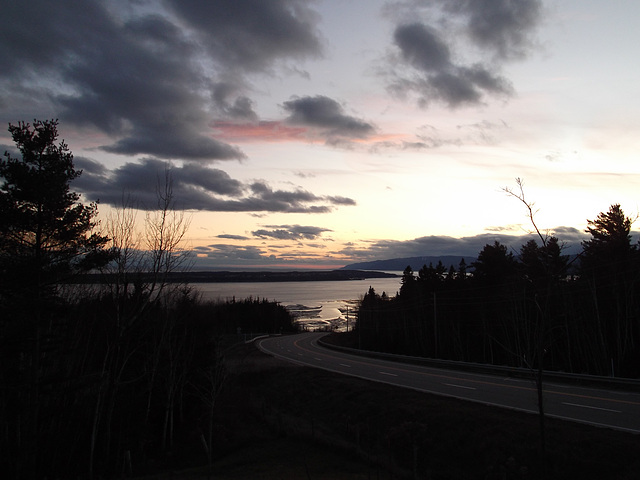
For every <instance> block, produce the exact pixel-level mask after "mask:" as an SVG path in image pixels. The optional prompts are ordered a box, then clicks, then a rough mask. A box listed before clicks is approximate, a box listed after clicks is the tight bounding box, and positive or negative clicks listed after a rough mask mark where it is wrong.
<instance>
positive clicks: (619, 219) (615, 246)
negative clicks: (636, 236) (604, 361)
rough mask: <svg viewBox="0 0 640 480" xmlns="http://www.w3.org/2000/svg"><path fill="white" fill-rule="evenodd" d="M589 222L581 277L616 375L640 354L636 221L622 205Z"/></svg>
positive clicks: (602, 342)
mask: <svg viewBox="0 0 640 480" xmlns="http://www.w3.org/2000/svg"><path fill="white" fill-rule="evenodd" d="M587 222H588V227H587V230H586V231H587V232H588V233H590V234H591V238H590V239H589V240H586V241H584V242H583V243H582V247H583V255H582V258H581V264H580V276H581V280H582V281H583V282H586V283H587V284H588V285H589V288H590V291H591V300H592V302H593V303H592V304H593V311H594V313H595V322H596V323H597V325H598V331H599V335H600V336H601V344H602V348H603V350H604V351H603V354H604V355H606V356H607V358H609V361H610V364H611V368H612V371H611V372H610V373H611V374H615V373H616V371H620V369H621V367H622V364H623V363H624V359H625V358H629V357H635V356H638V355H639V354H640V349H639V346H640V325H639V315H640V308H639V307H640V305H638V302H637V301H636V297H637V293H638V292H637V289H638V266H639V263H640V262H639V258H638V257H639V255H638V248H637V246H636V245H632V244H631V235H630V232H631V225H632V220H631V219H630V218H629V217H627V216H626V215H625V214H624V212H623V211H622V208H621V207H620V205H619V204H614V205H611V207H610V208H609V210H608V211H607V212H601V213H600V214H598V216H597V218H596V219H595V220H588V221H587ZM636 371H637V370H636Z"/></svg>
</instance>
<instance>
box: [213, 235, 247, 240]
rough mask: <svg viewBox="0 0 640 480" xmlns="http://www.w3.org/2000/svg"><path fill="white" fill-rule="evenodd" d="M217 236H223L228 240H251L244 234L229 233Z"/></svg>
mask: <svg viewBox="0 0 640 480" xmlns="http://www.w3.org/2000/svg"><path fill="white" fill-rule="evenodd" d="M216 238H223V239H226V240H249V237H245V236H244V235H229V234H226V233H225V234H222V235H216Z"/></svg>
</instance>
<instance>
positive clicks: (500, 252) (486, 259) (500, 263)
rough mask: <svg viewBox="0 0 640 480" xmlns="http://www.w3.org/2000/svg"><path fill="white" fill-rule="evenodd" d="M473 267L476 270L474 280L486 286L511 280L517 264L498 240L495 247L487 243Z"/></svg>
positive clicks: (494, 244)
mask: <svg viewBox="0 0 640 480" xmlns="http://www.w3.org/2000/svg"><path fill="white" fill-rule="evenodd" d="M471 265H472V266H473V268H474V271H473V278H475V279H476V280H480V281H482V282H483V283H484V284H485V285H497V284H499V283H503V282H506V281H508V280H509V279H510V277H511V276H512V275H513V274H514V272H515V265H516V264H515V260H514V258H513V254H511V253H510V252H509V251H508V250H507V247H506V245H503V244H501V243H500V242H499V241H497V240H496V241H495V242H494V243H493V245H490V244H488V243H487V244H486V245H485V246H484V247H483V248H482V250H481V251H480V253H479V254H478V259H477V260H476V261H475V262H473V263H472V264H471Z"/></svg>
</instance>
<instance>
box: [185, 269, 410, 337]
mask: <svg viewBox="0 0 640 480" xmlns="http://www.w3.org/2000/svg"><path fill="white" fill-rule="evenodd" d="M394 273H395V272H394ZM191 286H192V287H193V288H195V289H197V290H198V291H199V292H200V293H201V294H202V298H203V300H221V301H225V300H230V299H231V298H233V297H235V298H236V300H243V299H245V298H249V297H253V298H258V299H260V300H262V299H267V300H271V301H275V302H278V303H280V304H281V305H283V306H284V307H286V308H287V310H289V311H290V312H291V313H292V314H293V316H294V317H295V318H296V320H297V321H298V323H300V324H301V325H302V326H303V327H304V328H307V329H309V330H314V329H318V328H326V327H331V328H334V329H336V330H340V331H344V330H346V328H347V318H348V320H349V322H351V321H353V320H354V319H355V315H354V313H355V310H356V308H357V303H358V301H359V300H360V298H362V297H363V296H364V295H365V294H366V293H367V291H368V290H369V287H373V288H374V289H375V291H376V293H378V294H382V292H386V294H387V295H388V296H390V297H392V296H394V295H395V294H396V293H397V291H398V290H399V289H400V278H368V279H365V280H342V281H323V282H247V283H236V282H231V283H193V284H191ZM351 325H352V324H349V328H351Z"/></svg>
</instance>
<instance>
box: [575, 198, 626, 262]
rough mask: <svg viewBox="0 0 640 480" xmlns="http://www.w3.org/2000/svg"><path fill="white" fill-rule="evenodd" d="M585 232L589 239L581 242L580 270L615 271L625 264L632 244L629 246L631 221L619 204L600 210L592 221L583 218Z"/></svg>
mask: <svg viewBox="0 0 640 480" xmlns="http://www.w3.org/2000/svg"><path fill="white" fill-rule="evenodd" d="M587 224H588V227H587V230H586V232H587V233H590V234H591V239H590V240H586V241H584V242H582V248H583V259H582V270H583V273H590V272H591V271H593V270H601V269H602V268H605V269H607V270H619V269H621V268H624V267H626V266H628V262H629V260H630V259H631V258H630V257H631V254H632V253H633V252H635V250H636V247H635V246H634V245H631V235H630V232H631V224H632V220H631V219H630V218H629V217H627V216H626V215H625V214H624V212H623V211H622V208H620V205H619V204H614V205H611V206H610V207H609V211H608V212H606V213H605V212H601V213H599V214H598V217H597V218H596V219H595V220H587Z"/></svg>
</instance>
